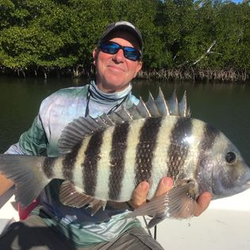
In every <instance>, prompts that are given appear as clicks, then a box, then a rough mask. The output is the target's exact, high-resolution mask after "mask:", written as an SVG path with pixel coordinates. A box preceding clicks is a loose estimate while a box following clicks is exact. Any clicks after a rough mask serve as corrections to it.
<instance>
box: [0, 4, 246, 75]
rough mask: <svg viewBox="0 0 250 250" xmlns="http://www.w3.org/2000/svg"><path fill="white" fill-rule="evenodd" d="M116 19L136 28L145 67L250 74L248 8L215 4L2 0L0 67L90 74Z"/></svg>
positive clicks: (29, 70)
mask: <svg viewBox="0 0 250 250" xmlns="http://www.w3.org/2000/svg"><path fill="white" fill-rule="evenodd" d="M118 20H127V21H130V22H132V23H134V24H135V25H136V26H137V27H138V28H139V29H140V30H141V32H142V35H143V38H144V50H143V61H144V64H143V65H144V69H145V70H152V69H163V68H164V69H177V68H185V69H191V68H192V69H215V70H220V69H234V70H245V71H248V72H250V6H249V4H248V3H247V2H244V3H241V4H235V3H232V2H230V1H227V2H225V1H220V0H218V1H213V0H197V1H193V0H165V1H162V0H134V1H131V0H91V1H90V0H63V1H62V0H60V1H59V0H25V1H24V0H0V68H2V69H10V70H13V71H17V70H18V71H19V70H22V71H26V72H31V71H34V70H39V69H40V70H42V71H44V70H45V71H47V72H48V71H51V70H59V71H60V70H63V69H70V70H71V71H72V72H73V70H72V69H76V68H79V66H81V67H83V68H84V69H85V70H87V71H89V70H90V68H91V65H92V50H93V49H94V47H95V46H96V44H97V42H98V38H99V37H100V35H101V33H102V31H103V30H104V28H105V26H106V25H108V24H109V23H111V22H114V21H118ZM209 48H210V49H209Z"/></svg>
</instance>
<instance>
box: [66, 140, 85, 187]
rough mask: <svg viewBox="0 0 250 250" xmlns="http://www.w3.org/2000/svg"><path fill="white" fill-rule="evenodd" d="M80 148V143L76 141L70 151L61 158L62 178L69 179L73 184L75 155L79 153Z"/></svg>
mask: <svg viewBox="0 0 250 250" xmlns="http://www.w3.org/2000/svg"><path fill="white" fill-rule="evenodd" d="M80 148H81V143H77V144H76V145H75V146H74V147H73V149H72V151H71V152H70V153H69V154H67V155H65V157H64V159H63V160H62V173H63V178H64V179H66V180H69V181H70V182H71V183H72V184H74V180H73V178H74V173H73V172H74V169H75V163H76V160H77V156H78V155H79V150H80Z"/></svg>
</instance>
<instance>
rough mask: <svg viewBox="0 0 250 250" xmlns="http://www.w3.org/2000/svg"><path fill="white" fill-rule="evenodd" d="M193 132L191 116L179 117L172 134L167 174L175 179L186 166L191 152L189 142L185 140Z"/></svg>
mask: <svg viewBox="0 0 250 250" xmlns="http://www.w3.org/2000/svg"><path fill="white" fill-rule="evenodd" d="M191 134H192V121H191V119H189V118H178V119H177V121H176V123H175V125H174V127H173V129H172V131H171V136H170V146H169V149H168V163H167V165H168V173H167V176H169V177H172V178H173V179H174V180H176V179H177V178H178V175H179V173H180V172H181V170H182V169H183V167H184V164H185V160H186V158H187V155H188V152H189V143H188V141H186V140H184V139H185V138H188V137H189V136H190V135H191Z"/></svg>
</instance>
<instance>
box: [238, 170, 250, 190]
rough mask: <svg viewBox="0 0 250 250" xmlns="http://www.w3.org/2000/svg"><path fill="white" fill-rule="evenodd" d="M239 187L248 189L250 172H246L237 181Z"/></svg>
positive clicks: (249, 186)
mask: <svg viewBox="0 0 250 250" xmlns="http://www.w3.org/2000/svg"><path fill="white" fill-rule="evenodd" d="M239 185H240V186H242V187H243V188H244V189H248V188H250V171H247V172H246V173H245V174H244V175H243V176H241V178H240V179H239Z"/></svg>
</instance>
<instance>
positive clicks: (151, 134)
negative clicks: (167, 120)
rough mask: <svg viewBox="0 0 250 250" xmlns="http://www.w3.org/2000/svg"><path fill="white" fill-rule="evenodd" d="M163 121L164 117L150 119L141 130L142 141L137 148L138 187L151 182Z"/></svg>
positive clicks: (136, 177) (136, 180)
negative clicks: (153, 162)
mask: <svg viewBox="0 0 250 250" xmlns="http://www.w3.org/2000/svg"><path fill="white" fill-rule="evenodd" d="M161 121H162V117H157V118H148V119H146V120H145V123H144V124H143V126H142V128H141V131H140V139H139V143H138V145H137V148H136V176H135V182H136V185H138V184H139V183H140V182H141V181H144V180H146V181H149V180H150V177H151V171H152V160H153V156H154V150H155V146H156V140H157V134H158V132H159V129H160V127H161Z"/></svg>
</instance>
